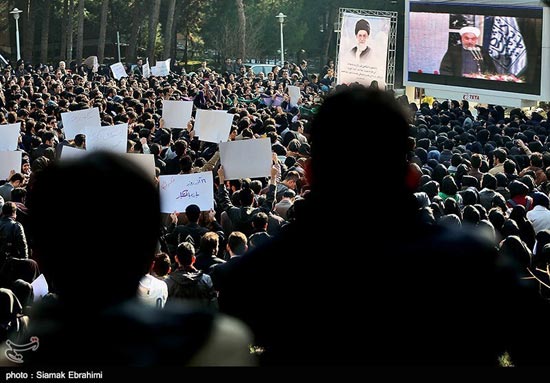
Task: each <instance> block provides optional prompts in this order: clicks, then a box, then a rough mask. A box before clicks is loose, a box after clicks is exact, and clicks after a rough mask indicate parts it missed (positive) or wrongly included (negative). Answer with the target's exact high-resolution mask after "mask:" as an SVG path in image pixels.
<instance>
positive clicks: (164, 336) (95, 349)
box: [24, 300, 214, 367]
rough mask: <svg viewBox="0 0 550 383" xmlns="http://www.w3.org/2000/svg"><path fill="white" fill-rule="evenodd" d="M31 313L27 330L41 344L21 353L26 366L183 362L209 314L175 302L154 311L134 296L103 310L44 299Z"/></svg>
mask: <svg viewBox="0 0 550 383" xmlns="http://www.w3.org/2000/svg"><path fill="white" fill-rule="evenodd" d="M33 314H34V315H33V320H32V323H31V326H32V328H31V329H30V331H29V334H32V335H33V336H37V337H38V338H39V340H40V347H38V349H37V350H36V351H33V352H26V353H25V355H24V357H25V366H34V365H42V366H57V367H60V366H62V367H67V366H77V365H78V366H83V365H84V364H85V365H86V367H92V366H98V367H99V366H136V367H153V366H160V365H171V366H175V365H178V366H182V365H185V364H186V363H188V362H189V360H190V359H191V358H192V357H193V356H194V355H195V354H196V353H197V351H198V350H199V349H200V348H201V347H202V346H203V345H204V343H205V342H206V341H207V339H208V337H209V336H210V334H211V329H212V324H213V319H214V317H213V315H212V314H211V313H209V312H205V311H196V310H193V311H191V310H190V309H189V308H187V309H186V308H184V307H181V306H179V305H176V304H172V305H166V306H165V307H164V309H162V310H158V309H156V308H151V307H148V306H146V305H143V303H141V302H138V301H137V300H136V301H129V302H126V303H124V304H119V305H117V306H116V307H111V308H108V309H105V310H100V309H97V308H95V307H94V308H93V309H90V306H89V305H83V307H79V308H78V307H74V306H71V307H66V306H63V305H62V304H61V303H59V302H49V303H47V304H42V305H41V306H40V307H39V308H38V310H37V311H36V313H35V312H34V311H33ZM52 324H55V326H52ZM26 342H28V338H27V339H26Z"/></svg>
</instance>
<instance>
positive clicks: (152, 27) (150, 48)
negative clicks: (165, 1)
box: [147, 0, 160, 65]
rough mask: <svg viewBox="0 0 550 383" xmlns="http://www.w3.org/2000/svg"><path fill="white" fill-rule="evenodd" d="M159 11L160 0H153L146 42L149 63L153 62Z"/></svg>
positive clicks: (152, 63)
mask: <svg viewBox="0 0 550 383" xmlns="http://www.w3.org/2000/svg"><path fill="white" fill-rule="evenodd" d="M159 11H160V0H154V2H153V9H152V10H151V13H150V14H149V36H148V43H147V57H149V63H150V64H151V65H154V63H155V41H156V38H157V27H158V23H159Z"/></svg>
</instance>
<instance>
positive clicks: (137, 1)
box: [126, 0, 143, 62]
mask: <svg viewBox="0 0 550 383" xmlns="http://www.w3.org/2000/svg"><path fill="white" fill-rule="evenodd" d="M140 14H141V0H134V2H133V3H132V27H131V30H130V39H129V43H128V51H127V54H126V61H128V62H135V61H136V58H137V55H136V51H137V44H138V36H139V32H140V29H141V26H142V23H143V18H141V17H140Z"/></svg>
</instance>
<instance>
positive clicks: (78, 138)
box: [74, 134, 86, 146]
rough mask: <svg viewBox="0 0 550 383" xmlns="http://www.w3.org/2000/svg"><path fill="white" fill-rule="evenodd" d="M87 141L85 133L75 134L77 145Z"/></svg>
mask: <svg viewBox="0 0 550 383" xmlns="http://www.w3.org/2000/svg"><path fill="white" fill-rule="evenodd" d="M85 141H86V136H85V135H84V134H77V135H76V136H74V143H75V145H76V146H82V145H83V144H84V142H85Z"/></svg>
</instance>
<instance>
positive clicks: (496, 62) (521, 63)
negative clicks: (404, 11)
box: [405, 1, 546, 96]
mask: <svg viewBox="0 0 550 383" xmlns="http://www.w3.org/2000/svg"><path fill="white" fill-rule="evenodd" d="M510 3H512V2H510ZM409 8H410V9H409V11H410V12H409V14H408V15H409V16H408V23H407V24H408V30H407V32H408V33H407V34H408V51H406V55H407V57H406V63H405V64H406V67H405V68H406V69H407V70H406V74H405V83H407V82H408V83H412V85H418V84H420V85H426V84H434V85H445V86H454V87H464V88H475V89H481V90H491V91H498V92H511V93H518V94H523V95H527V96H529V95H532V96H540V95H541V92H542V90H541V87H542V85H541V70H542V65H543V64H542V62H543V60H542V55H543V48H542V47H543V8H542V7H538V6H514V5H492V4H488V3H486V2H481V4H477V3H476V4H471V3H468V4H466V3H458V2H433V1H432V2H430V1H410V3H409ZM406 49H407V45H406ZM414 83H416V84H414ZM426 86H427V85H426ZM542 93H546V92H545V91H544V92H542Z"/></svg>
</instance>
